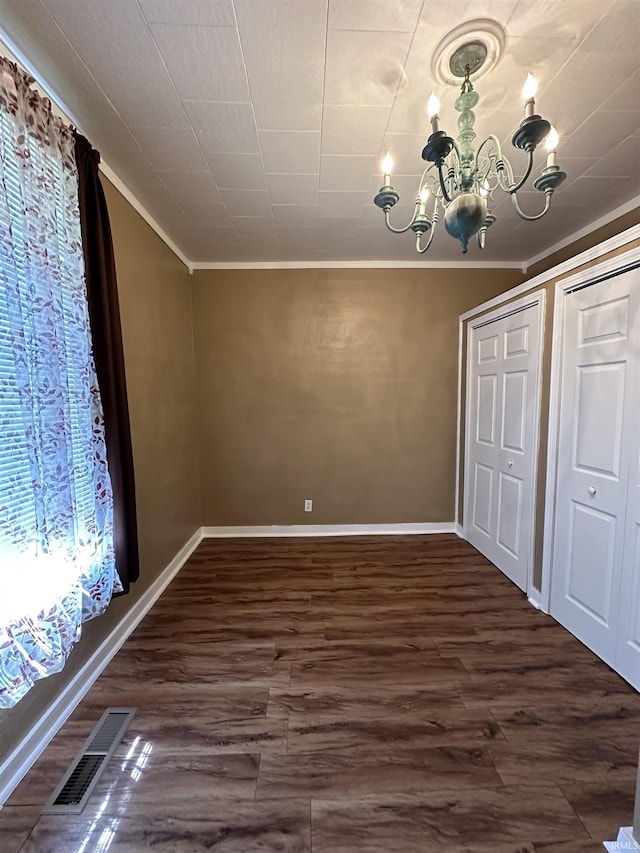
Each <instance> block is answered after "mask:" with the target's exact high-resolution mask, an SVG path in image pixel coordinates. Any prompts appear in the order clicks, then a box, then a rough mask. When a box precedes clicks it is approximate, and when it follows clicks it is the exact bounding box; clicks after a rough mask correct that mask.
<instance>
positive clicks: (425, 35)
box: [0, 0, 640, 264]
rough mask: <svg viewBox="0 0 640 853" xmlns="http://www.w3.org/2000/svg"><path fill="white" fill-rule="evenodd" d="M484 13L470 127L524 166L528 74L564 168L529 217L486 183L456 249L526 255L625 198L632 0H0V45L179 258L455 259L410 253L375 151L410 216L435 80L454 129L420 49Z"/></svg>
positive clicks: (639, 74) (630, 138) (436, 251)
mask: <svg viewBox="0 0 640 853" xmlns="http://www.w3.org/2000/svg"><path fill="white" fill-rule="evenodd" d="M483 17H488V18H491V19H492V20H494V21H496V22H497V23H498V24H500V25H501V26H502V27H503V28H504V30H505V32H506V45H505V49H504V52H503V54H502V57H501V59H500V60H499V62H498V63H497V65H496V67H495V68H493V69H492V71H491V72H490V73H489V74H487V75H486V76H482V77H481V79H478V81H477V83H476V91H477V92H478V93H479V95H480V102H479V105H478V107H477V108H476V114H477V121H476V131H477V134H478V141H479V140H481V139H483V138H484V136H486V135H487V134H489V133H494V134H496V135H497V136H499V138H500V139H502V140H505V141H506V148H505V153H506V154H507V156H510V157H511V161H512V163H513V166H514V170H515V171H516V173H518V172H520V171H521V168H522V166H521V164H522V163H523V159H524V155H523V152H521V151H515V150H514V149H513V148H512V147H511V144H510V138H511V135H512V133H513V131H514V129H515V128H516V127H517V125H518V123H519V122H520V120H521V119H522V117H523V104H522V98H521V94H520V93H521V88H522V84H523V82H524V78H525V77H526V74H527V72H531V73H532V74H534V75H535V76H537V78H538V80H539V83H540V87H539V91H538V95H537V99H536V110H537V111H539V112H540V113H541V114H542V115H543V116H544V117H545V118H548V119H549V120H550V121H551V122H552V123H553V124H554V125H555V126H556V127H557V129H558V131H559V133H560V137H561V142H560V147H559V149H558V164H559V165H560V166H561V168H563V169H564V170H565V171H566V172H567V173H568V178H567V180H566V182H565V184H563V186H562V187H561V188H560V189H559V190H558V191H557V192H556V194H555V195H554V198H553V204H552V209H551V211H550V213H549V214H548V215H547V216H546V217H545V218H544V219H542V220H540V221H539V222H535V223H526V222H523V221H522V220H520V219H519V218H518V216H517V215H516V213H515V211H514V210H513V208H512V206H511V203H510V201H509V199H508V198H507V197H504V196H502V198H497V199H496V203H495V204H494V206H493V210H494V212H495V213H496V215H497V222H496V223H495V225H493V226H492V227H491V229H490V231H489V232H488V235H487V248H486V249H485V250H484V251H483V252H481V251H480V250H479V249H478V248H477V246H475V245H474V246H472V247H471V248H470V250H469V254H468V255H466V256H464V260H465V261H467V262H468V263H477V262H479V261H489V262H492V263H495V262H506V263H515V262H518V263H523V262H526V261H527V260H530V259H532V258H535V257H537V256H539V255H543V254H544V253H547V252H549V251H550V249H551V248H552V247H554V246H556V245H557V244H558V243H559V242H561V241H563V240H565V239H566V238H568V237H569V236H570V235H572V234H574V233H575V232H577V231H580V230H582V229H584V228H586V227H588V226H590V225H591V224H592V223H594V222H596V221H597V220H599V219H600V218H602V217H606V216H610V215H611V212H612V211H614V210H617V209H618V208H621V207H623V209H625V208H629V207H631V206H633V204H634V200H637V199H638V198H639V197H640V170H639V169H638V162H640V94H639V93H640V70H638V65H639V63H638V56H639V52H638V34H639V33H640V3H639V2H638V0H474V2H469V1H468V0H0V22H1V27H2V29H3V30H4V37H5V40H6V42H7V44H8V46H9V47H10V48H12V49H13V51H14V52H15V53H16V55H17V56H19V57H20V58H23V59H24V60H25V61H26V62H27V63H28V67H29V68H30V69H31V70H32V72H33V73H34V75H37V76H38V77H39V78H40V79H41V80H42V81H43V83H44V84H45V85H46V86H47V87H48V89H49V91H50V92H52V93H53V94H54V95H55V96H56V97H57V99H58V100H59V101H60V104H61V106H62V108H63V109H65V110H66V112H67V113H68V114H69V116H70V117H71V118H72V119H73V120H74V121H75V123H76V124H77V125H78V127H79V128H80V129H81V130H82V132H83V133H84V134H85V135H86V136H88V138H89V139H90V140H91V142H92V143H93V144H94V146H95V147H96V148H98V149H99V150H100V152H101V153H102V156H103V159H104V160H105V162H106V163H107V164H108V166H109V167H110V168H111V169H112V170H113V172H115V173H116V175H117V176H118V177H119V178H120V180H121V181H122V182H123V183H124V184H125V185H126V187H127V188H128V189H129V190H130V192H131V193H133V195H134V196H135V197H136V198H137V199H138V200H139V202H140V204H141V205H142V206H143V207H144V208H145V209H146V210H147V211H148V213H149V215H150V216H151V218H152V219H154V220H155V221H156V222H157V223H158V224H159V226H160V228H161V229H162V230H163V231H164V232H165V233H166V235H168V237H169V238H170V240H171V241H173V243H174V244H175V245H176V246H177V247H178V248H179V249H180V251H181V252H182V253H183V255H184V256H185V257H186V258H188V259H189V260H190V261H192V262H195V263H196V264H198V263H203V262H214V263H215V262H236V263H238V262H239V263H243V264H248V263H255V262H271V263H283V262H298V261H306V262H309V261H312V262H323V261H324V262H331V261H334V262H335V261H342V262H350V261H352V262H358V261H360V262H362V261H371V262H373V261H395V262H412V261H420V262H423V263H427V262H429V261H439V262H455V261H460V260H462V257H461V255H460V245H459V243H457V241H454V240H453V239H452V238H451V237H449V236H448V235H447V234H446V233H445V232H444V229H442V228H440V229H439V233H438V234H437V235H436V237H435V239H434V241H433V245H432V247H431V249H430V250H429V252H428V253H427V254H426V255H423V256H418V255H416V254H415V251H414V248H413V245H414V241H413V235H408V234H404V235H402V236H396V235H392V234H389V233H388V232H387V231H386V230H385V228H384V226H383V220H382V213H381V211H380V210H379V209H378V208H376V207H375V206H374V204H373V196H374V195H375V193H376V192H377V190H378V188H379V187H380V184H381V175H380V165H379V164H380V161H381V158H382V155H383V154H384V153H386V151H387V149H390V150H391V152H392V154H393V156H394V159H395V161H396V168H395V171H394V181H393V182H394V185H395V186H396V189H397V190H398V191H399V192H400V196H401V200H400V203H399V205H398V206H397V207H396V208H395V209H394V210H393V212H392V213H393V217H392V220H393V221H394V222H395V223H396V224H401V225H402V224H404V223H405V222H406V221H407V220H408V218H409V217H410V214H411V211H412V204H413V198H414V196H415V192H416V188H417V187H416V184H417V182H418V179H419V176H420V175H421V173H422V169H423V166H424V163H423V161H422V160H421V158H420V152H421V151H422V148H423V146H424V144H425V140H426V137H427V135H428V134H429V133H430V124H429V120H428V117H427V115H426V111H425V104H426V100H427V98H428V96H429V94H430V92H431V91H432V90H433V89H435V91H436V93H437V94H438V96H439V97H440V101H441V103H442V108H441V125H442V127H443V128H444V129H446V130H448V132H449V133H450V134H451V135H455V134H456V132H457V131H456V119H457V113H456V112H455V110H454V108H453V102H454V101H455V98H456V96H457V89H455V88H453V87H450V86H446V85H444V84H442V83H440V82H438V81H437V80H436V79H435V78H434V73H432V70H431V69H432V59H433V56H434V52H435V50H436V48H437V46H438V44H439V43H440V42H441V40H442V39H443V37H444V36H446V34H447V33H448V32H449V31H450V30H451V29H452V28H454V27H455V26H456V25H459V24H461V23H462V22H464V21H466V20H471V19H475V18H483ZM0 36H2V32H0ZM511 154H513V156H511ZM542 166H544V152H543V151H540V152H538V154H537V155H536V166H535V169H534V175H535V174H537V173H538V170H539V169H540V168H541V167H542ZM528 189H529V192H525V193H523V194H522V207H523V208H524V209H525V210H526V211H528V212H530V213H534V212H537V211H538V210H539V209H541V206H542V196H541V194H540V193H539V192H537V191H535V190H533V188H532V187H531V185H529V187H528ZM519 195H520V194H519Z"/></svg>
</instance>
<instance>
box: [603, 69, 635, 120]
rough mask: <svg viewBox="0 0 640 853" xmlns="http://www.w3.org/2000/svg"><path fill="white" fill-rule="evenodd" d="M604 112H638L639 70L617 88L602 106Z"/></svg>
mask: <svg viewBox="0 0 640 853" xmlns="http://www.w3.org/2000/svg"><path fill="white" fill-rule="evenodd" d="M602 109H604V110H614V111H617V110H622V111H623V112H624V111H626V110H633V111H635V112H638V110H640V69H638V71H636V73H635V74H632V75H631V76H630V77H629V78H628V79H627V80H625V81H624V83H623V84H622V85H621V86H619V87H618V88H617V89H616V90H615V92H614V93H613V94H612V95H611V97H609V98H607V100H606V101H605V102H604V104H603V105H602Z"/></svg>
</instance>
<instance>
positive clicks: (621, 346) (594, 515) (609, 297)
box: [551, 270, 640, 685]
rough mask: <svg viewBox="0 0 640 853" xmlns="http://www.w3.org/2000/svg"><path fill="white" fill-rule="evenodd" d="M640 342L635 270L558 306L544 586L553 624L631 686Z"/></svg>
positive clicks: (639, 659)
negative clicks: (549, 546)
mask: <svg viewBox="0 0 640 853" xmlns="http://www.w3.org/2000/svg"><path fill="white" fill-rule="evenodd" d="M639 340H640V280H639V273H638V271H637V270H634V271H632V272H629V273H625V274H622V275H619V276H617V277H615V278H613V279H610V280H609V281H605V282H601V283H598V284H595V285H592V286H590V287H585V288H583V289H582V290H578V291H576V292H574V293H570V294H567V296H566V297H565V328H564V344H563V347H564V349H563V360H562V361H563V366H562V380H561V402H560V431H559V437H558V472H557V493H556V518H555V528H554V555H553V572H552V579H551V613H552V615H553V616H555V617H556V618H557V619H558V621H560V622H561V623H562V624H563V625H564V626H565V627H566V628H568V629H569V630H570V631H571V632H572V633H573V634H575V635H576V636H577V637H578V638H579V639H581V640H582V641H583V642H584V643H585V644H586V645H587V646H589V647H590V648H591V649H593V651H594V652H596V654H598V655H599V656H600V657H601V658H602V659H603V660H605V661H607V663H609V664H610V665H611V666H613V667H614V668H617V662H618V661H622V659H623V658H624V659H625V660H627V661H628V662H629V664H628V665H629V666H633V662H634V661H635V662H636V663H635V666H637V667H638V673H637V675H636V678H635V683H636V685H638V684H639V683H640V655H639V654H638V649H639V648H640V626H639V624H638V595H639V594H640V588H639V586H638V574H639V568H640V562H639V559H640V558H639V550H638V549H639V546H638V541H639V536H638V523H639V521H640V519H639V517H638V506H639V501H638V478H639V475H638V455H639V440H638V433H639V432H640V430H639V426H638V423H639V412H638V386H639V384H640V378H639V374H640V353H639V351H638V341H639ZM633 596H635V602H634V601H633ZM625 643H627V648H625V650H624V652H622V653H621V652H620V649H621V647H622V646H624V645H625Z"/></svg>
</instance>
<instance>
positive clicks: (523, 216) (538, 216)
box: [511, 190, 553, 222]
mask: <svg viewBox="0 0 640 853" xmlns="http://www.w3.org/2000/svg"><path fill="white" fill-rule="evenodd" d="M552 193H553V190H552V191H551V192H549V191H546V192H545V194H544V195H545V200H544V209H543V210H542V211H541V212H540V213H536V214H534V215H533V216H529V214H527V213H523V211H522V210H521V208H520V205H519V204H518V198H517V196H516V195H515V192H514V193H512V195H511V201H512V202H513V206H514V207H515V209H516V213H517V214H518V216H519V217H520V218H521V219H526V220H527V222H533V221H534V220H536V219H541V218H542V217H543V216H544V215H545V213H546V212H547V211H548V210H549V207H550V206H551V195H552Z"/></svg>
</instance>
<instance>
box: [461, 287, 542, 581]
mask: <svg viewBox="0 0 640 853" xmlns="http://www.w3.org/2000/svg"><path fill="white" fill-rule="evenodd" d="M539 320H540V304H539V303H535V304H533V305H530V306H529V307H526V308H524V309H522V310H520V311H517V312H516V313H513V314H511V315H509V316H507V317H501V318H500V319H497V320H493V321H491V322H488V323H486V324H485V325H480V326H476V327H475V328H472V329H471V330H470V336H469V349H468V372H467V381H468V386H467V441H466V449H467V462H466V466H465V468H466V475H465V508H464V518H465V533H466V537H467V539H468V541H469V542H470V543H471V544H472V545H474V546H475V547H476V548H477V549H478V550H479V551H480V552H481V553H482V554H484V555H485V556H486V557H487V558H488V559H489V560H491V562H492V563H494V564H495V565H496V566H497V567H498V568H499V569H500V570H501V571H502V572H504V574H505V575H506V576H507V577H508V578H509V579H510V580H512V581H513V582H514V583H515V584H517V586H519V587H520V589H522V590H524V591H525V592H526V591H527V587H528V582H529V572H530V563H531V550H532V540H533V509H534V506H533V500H534V470H535V459H536V450H537V435H538V399H539V363H540V322H539Z"/></svg>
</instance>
